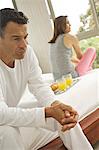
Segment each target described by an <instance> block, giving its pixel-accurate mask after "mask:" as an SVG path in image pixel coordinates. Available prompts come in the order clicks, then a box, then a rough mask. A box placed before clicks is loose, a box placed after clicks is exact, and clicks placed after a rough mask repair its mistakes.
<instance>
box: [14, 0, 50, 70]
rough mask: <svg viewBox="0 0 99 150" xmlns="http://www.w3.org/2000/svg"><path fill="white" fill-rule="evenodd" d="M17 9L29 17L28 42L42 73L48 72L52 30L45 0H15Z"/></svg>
mask: <svg viewBox="0 0 99 150" xmlns="http://www.w3.org/2000/svg"><path fill="white" fill-rule="evenodd" d="M16 4H17V7H18V9H19V10H21V11H23V12H24V13H25V15H26V16H27V17H28V18H29V21H30V22H29V24H28V27H29V28H28V32H29V43H30V45H31V46H32V47H33V48H34V50H35V53H36V55H37V57H38V59H39V62H40V66H41V68H42V70H43V72H44V73H46V72H50V66H49V57H48V51H49V44H48V41H49V40H50V38H51V35H52V30H51V23H50V18H49V15H48V12H47V8H46V4H45V0H16Z"/></svg>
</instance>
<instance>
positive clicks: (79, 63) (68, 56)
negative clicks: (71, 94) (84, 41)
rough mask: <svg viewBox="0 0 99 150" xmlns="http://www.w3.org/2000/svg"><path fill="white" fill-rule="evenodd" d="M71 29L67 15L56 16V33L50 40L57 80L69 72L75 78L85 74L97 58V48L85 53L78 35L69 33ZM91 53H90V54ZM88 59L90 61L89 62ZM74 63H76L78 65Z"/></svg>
mask: <svg viewBox="0 0 99 150" xmlns="http://www.w3.org/2000/svg"><path fill="white" fill-rule="evenodd" d="M70 31H71V25H70V23H69V21H68V17H67V16H59V17H57V18H55V20H54V35H53V38H52V39H51V41H50V42H49V43H50V44H51V46H50V62H51V69H52V73H53V76H54V79H55V80H57V79H59V78H61V77H62V76H63V75H66V74H68V73H71V75H72V77H73V78H75V77H78V76H80V75H83V74H85V73H86V72H87V71H88V70H90V68H91V66H92V63H93V61H92V60H94V59H95V49H94V48H89V49H88V50H87V51H86V53H85V54H84V55H83V53H82V51H81V49H80V46H79V41H78V39H77V37H75V36H73V35H71V34H70V33H69V32H70ZM72 49H74V51H75V53H76V56H77V57H76V58H73V57H72V56H73V53H72ZM89 51H90V52H89ZM89 53H90V55H88V54H89ZM86 55H87V58H86ZM88 57H89V59H88ZM86 59H87V61H88V62H87V63H86ZM73 63H75V64H76V67H75V65H73ZM85 66H86V67H85Z"/></svg>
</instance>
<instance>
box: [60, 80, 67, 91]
mask: <svg viewBox="0 0 99 150" xmlns="http://www.w3.org/2000/svg"><path fill="white" fill-rule="evenodd" d="M58 89H59V90H60V91H65V90H66V84H65V82H59V83H58Z"/></svg>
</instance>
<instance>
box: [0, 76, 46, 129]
mask: <svg viewBox="0 0 99 150" xmlns="http://www.w3.org/2000/svg"><path fill="white" fill-rule="evenodd" d="M0 77H1V76H0ZM2 79H3V78H1V79H0V125H9V126H16V127H45V125H46V121H45V111H44V108H43V107H42V108H32V109H22V108H18V107H8V105H7V104H6V99H5V97H6V96H5V95H6V90H5V86H4V85H5V84H4V83H2Z"/></svg>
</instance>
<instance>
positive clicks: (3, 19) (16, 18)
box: [0, 8, 28, 36]
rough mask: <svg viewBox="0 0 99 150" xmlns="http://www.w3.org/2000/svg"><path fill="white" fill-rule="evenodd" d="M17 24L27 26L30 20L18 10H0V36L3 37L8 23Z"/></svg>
mask: <svg viewBox="0 0 99 150" xmlns="http://www.w3.org/2000/svg"><path fill="white" fill-rule="evenodd" d="M10 21H12V22H15V23H18V24H27V23H28V18H27V17H26V16H25V15H24V14H23V12H20V11H19V12H18V11H17V10H16V9H12V8H4V9H1V10H0V36H3V31H4V29H5V27H6V25H7V24H8V22H10Z"/></svg>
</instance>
